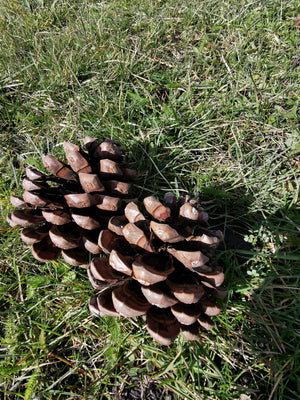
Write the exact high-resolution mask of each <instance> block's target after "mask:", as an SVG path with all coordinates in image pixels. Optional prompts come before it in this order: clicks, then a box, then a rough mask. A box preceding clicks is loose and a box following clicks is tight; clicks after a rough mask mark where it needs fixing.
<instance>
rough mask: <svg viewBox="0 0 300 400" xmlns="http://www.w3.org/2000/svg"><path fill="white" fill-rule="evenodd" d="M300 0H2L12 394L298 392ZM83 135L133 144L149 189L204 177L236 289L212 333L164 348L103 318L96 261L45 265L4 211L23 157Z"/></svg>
mask: <svg viewBox="0 0 300 400" xmlns="http://www.w3.org/2000/svg"><path fill="white" fill-rule="evenodd" d="M299 12H300V10H299V5H298V2H296V1H294V0H290V1H286V2H281V1H277V0H275V1H274V0H273V1H269V0H266V1H257V0H254V1H252V2H245V1H230V2H229V1H222V2H217V1H215V0H210V1H207V0H202V1H194V0H186V1H183V0H179V1H176V2H175V1H173V0H169V1H157V2H153V1H150V0H145V1H144V2H143V4H140V2H137V1H130V2H129V1H127V0H112V1H109V2H105V1H101V2H96V1H92V0H91V1H87V0H85V1H81V2H78V1H74V0H69V1H66V0H58V1H49V0H36V1H25V0H22V1H17V0H11V1H10V2H6V1H4V0H0V33H1V34H0V52H1V54H0V70H1V75H0V116H1V117H0V118H1V119H0V124H1V132H0V140H1V146H0V159H1V165H0V172H1V173H0V185H1V190H0V196H1V198H0V204H1V215H2V217H3V218H2V221H1V222H0V223H1V228H0V229H1V237H0V241H1V264H0V273H1V286H0V292H1V296H0V304H1V308H0V310H1V311H0V318H1V324H2V325H1V326H2V328H1V353H0V357H1V358H0V376H1V377H2V379H1V381H2V383H1V384H0V391H1V392H2V398H3V399H8V400H11V399H25V400H29V399H39V398H41V399H93V398H97V399H110V398H120V399H121V398H124V397H122V396H121V395H122V393H125V392H126V391H127V393H128V392H129V391H130V388H131V386H132V387H133V389H134V387H138V388H139V387H140V386H142V387H143V390H144V393H145V395H144V398H146V397H145V396H146V395H147V393H148V392H147V390H149V387H151V385H154V386H155V387H156V389H155V390H161V392H160V393H161V396H162V397H164V398H166V399H171V398H176V399H188V400H199V399H217V400H223V399H224V400H227V399H228V398H232V399H235V400H238V399H239V400H249V399H251V400H253V399H261V400H264V399H269V400H271V399H276V400H282V399H287V400H288V399H297V398H298V396H299V391H300V382H299V372H300V371H299V366H300V361H299V352H300V349H299V329H300V326H299V320H300V318H299V279H300V275H299V265H300V256H299V229H300V220H299V182H300V181H299V178H300V173H299V166H300V159H299V152H300V147H299V52H298V48H299V30H298V31H297V29H296V26H295V23H294V21H295V18H296V16H297V14H298V13H299ZM86 135H91V136H96V137H98V138H104V137H112V138H116V139H118V140H119V141H120V142H121V143H122V144H123V145H124V146H125V147H126V148H127V149H128V160H129V162H130V163H131V164H132V166H133V167H135V168H136V169H138V170H139V172H140V177H139V181H138V182H137V184H136V187H135V192H136V193H137V194H139V196H140V197H142V196H144V195H148V194H149V193H155V194H157V195H159V196H161V195H163V193H164V192H166V191H170V190H172V191H173V192H174V193H177V194H185V193H191V194H192V195H193V196H194V197H196V198H198V199H201V200H202V201H203V204H204V205H205V208H206V209H207V210H208V212H209V214H210V216H211V219H210V225H211V226H218V225H219V224H220V223H222V224H223V230H224V232H225V237H227V238H228V239H227V241H226V242H225V243H226V245H225V246H224V248H221V249H220V250H219V251H218V259H219V262H220V264H221V265H222V266H223V268H224V269H225V272H226V281H225V283H226V285H227V287H228V289H229V296H228V299H226V300H225V301H224V305H223V308H224V310H223V312H222V313H221V314H220V315H219V316H218V317H215V322H216V325H215V328H214V330H213V331H212V332H211V333H209V334H204V335H203V337H202V339H201V341H200V342H197V343H185V342H184V341H183V340H182V339H181V338H179V339H178V340H177V341H175V342H174V344H173V345H172V346H170V347H169V348H168V349H165V348H163V347H162V346H160V345H157V344H155V343H154V342H153V341H152V340H151V339H150V338H149V336H148V334H147V333H146V332H145V329H144V328H143V327H142V324H141V323H140V322H139V321H135V320H134V321H127V320H123V319H120V320H115V319H112V318H103V319H101V320H100V319H96V318H93V317H91V316H90V315H89V312H88V310H87V300H88V298H89V297H90V296H91V295H92V294H93V290H92V289H91V287H90V285H89V283H88V279H87V277H86V274H85V272H84V271H81V270H78V269H76V268H71V267H70V266H68V265H66V264H65V263H63V262H62V261H59V262H56V263H54V264H45V265H42V264H39V263H38V262H37V261H35V260H34V259H33V258H32V256H31V254H30V251H29V250H28V249H26V248H25V247H24V246H23V244H22V243H20V240H19V229H16V228H14V229H11V228H9V227H8V225H7V224H6V222H5V217H6V215H7V213H8V212H9V210H10V209H11V205H10V203H9V196H10V194H11V193H16V194H19V193H21V183H20V182H21V179H22V174H23V172H24V167H25V165H26V164H27V163H29V164H31V165H35V166H37V167H41V161H40V156H41V154H43V153H44V152H45V151H50V152H51V153H52V154H60V155H61V147H60V146H59V144H60V143H61V142H62V141H63V140H65V139H71V140H72V141H74V142H77V143H79V141H80V140H81V139H82V138H83V137H84V136H86ZM230 238H231V239H232V240H231V242H230V240H229V239H230ZM237 238H238V239H237ZM245 241H246V243H248V246H246V245H245ZM158 387H159V388H160V389H158ZM133 389H132V390H133ZM118 396H119V397H118ZM168 396H169V397H168ZM128 398H130V396H128ZM141 398H142V397H141Z"/></svg>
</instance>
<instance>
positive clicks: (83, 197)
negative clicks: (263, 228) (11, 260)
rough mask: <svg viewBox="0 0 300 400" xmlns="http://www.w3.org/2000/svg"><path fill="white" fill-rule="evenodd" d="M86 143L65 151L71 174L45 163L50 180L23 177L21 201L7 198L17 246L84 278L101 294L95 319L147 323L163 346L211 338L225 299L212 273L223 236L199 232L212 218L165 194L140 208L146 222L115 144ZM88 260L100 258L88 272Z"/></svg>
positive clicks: (50, 160)
mask: <svg viewBox="0 0 300 400" xmlns="http://www.w3.org/2000/svg"><path fill="white" fill-rule="evenodd" d="M84 142H85V146H86V148H87V152H85V151H84V150H83V149H81V148H80V147H79V146H76V145H74V144H72V143H70V142H69V141H67V142H64V144H63V147H64V151H65V154H66V158H67V161H68V164H69V165H67V164H65V163H62V162H60V161H58V160H56V159H55V158H54V157H53V156H51V155H45V156H43V159H42V161H43V164H44V166H45V168H46V169H47V170H48V171H49V172H50V175H49V174H48V175H47V174H44V173H42V172H40V171H37V170H35V169H32V168H26V177H25V178H24V179H23V182H22V185H23V189H24V192H23V198H19V197H16V196H11V203H12V204H13V205H14V206H15V207H16V208H18V209H17V210H15V211H13V212H12V213H11V214H10V215H9V216H8V217H7V221H8V223H9V224H10V225H11V226H19V225H20V226H23V227H24V229H23V230H22V231H21V238H22V240H23V241H24V242H25V243H27V244H29V245H30V246H31V247H32V253H33V256H34V257H35V258H36V259H37V260H39V261H41V262H46V261H53V260H56V259H57V258H58V257H59V255H60V254H62V256H63V258H64V260H65V261H66V262H67V263H69V264H71V265H75V266H76V265H80V266H82V267H85V268H87V271H88V276H89V279H90V281H91V283H92V285H93V287H94V288H95V289H97V290H99V291H100V294H98V295H96V296H93V297H92V298H91V299H90V301H89V308H90V311H91V312H92V313H94V314H97V315H100V316H106V315H110V316H120V315H121V316H124V317H128V318H131V317H137V316H142V315H146V321H147V329H148V331H149V333H150V335H151V336H152V337H153V338H154V339H155V340H156V341H157V342H159V343H162V344H164V345H169V344H170V343H171V342H172V341H173V340H174V339H175V338H176V337H177V336H178V334H179V332H180V331H181V332H182V334H183V336H184V337H185V338H186V339H187V340H196V339H198V338H199V328H203V329H212V327H213V323H212V321H211V319H210V317H211V316H214V315H217V314H218V313H219V312H220V308H219V307H218V306H217V305H215V302H214V299H215V298H224V297H225V296H226V295H227V292H226V290H225V289H224V288H222V287H221V285H222V283H223V280H224V274H223V272H222V269H221V268H220V267H218V266H216V265H215V264H214V248H215V247H216V246H217V245H218V244H219V242H220V241H221V240H222V234H221V232H220V231H209V230H207V229H206V228H205V224H206V222H207V219H208V215H207V214H206V213H205V212H204V210H203V209H202V208H201V207H200V206H199V205H198V204H197V202H196V201H194V200H190V199H189V198H186V199H179V200H177V199H176V197H175V196H174V195H173V194H171V193H168V194H166V196H165V199H164V204H162V203H161V202H159V201H158V200H157V199H156V198H154V197H153V196H150V197H147V198H145V199H144V207H145V209H146V211H147V214H146V212H144V213H142V212H141V211H140V209H139V207H138V206H137V204H136V202H135V201H132V200H131V199H130V198H129V188H130V185H129V184H128V183H127V182H128V181H131V180H132V179H134V177H135V172H134V171H133V170H131V169H129V168H127V166H126V165H125V164H124V163H123V155H124V150H123V148H122V147H121V146H120V145H119V144H118V143H117V142H113V141H111V140H105V141H104V142H103V143H101V144H98V142H97V141H96V140H95V139H93V138H90V137H87V138H86V139H85V141H84ZM144 214H145V215H146V216H144ZM90 253H91V254H93V255H98V254H100V253H102V255H101V256H100V257H94V259H93V260H92V262H91V263H90V264H89V258H90Z"/></svg>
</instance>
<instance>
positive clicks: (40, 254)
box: [7, 137, 136, 268]
mask: <svg viewBox="0 0 300 400" xmlns="http://www.w3.org/2000/svg"><path fill="white" fill-rule="evenodd" d="M84 144H85V146H86V149H87V152H85V151H83V149H81V148H80V147H79V146H77V145H75V144H72V143H71V142H69V141H66V142H64V143H63V148H64V151H65V154H66V159H67V161H68V164H69V165H66V164H65V163H62V162H60V161H58V160H57V159H55V158H54V157H53V156H52V155H44V156H43V158H42V161H43V164H44V166H45V168H46V169H47V170H48V171H49V172H50V175H47V174H44V173H42V172H40V171H38V170H36V169H32V168H29V167H27V168H26V177H25V178H24V179H23V181H22V186H23V189H24V192H23V198H19V197H16V196H11V203H12V204H13V205H14V206H15V207H17V208H18V209H17V210H15V211H13V212H12V213H11V214H10V215H8V216H7V222H8V223H9V224H10V225H11V226H23V227H25V228H24V229H23V230H22V231H21V238H22V240H23V241H24V242H25V243H27V244H29V245H30V246H31V247H32V254H33V256H34V257H35V258H36V259H37V260H39V261H42V262H46V261H53V260H56V259H57V258H58V256H59V255H60V254H62V256H63V258H64V260H65V261H66V262H67V263H69V264H71V265H80V266H83V267H86V268H87V267H88V265H89V253H92V254H98V253H100V252H101V249H100V247H99V246H98V243H97V242H98V236H99V234H100V232H101V230H103V229H105V228H107V225H108V221H109V218H110V217H111V215H118V214H120V213H123V210H124V207H125V206H126V204H127V202H128V201H130V200H128V197H129V189H130V184H129V183H127V182H128V181H131V180H133V179H134V177H135V175H136V174H135V172H134V171H133V170H131V169H129V168H127V166H126V164H124V163H123V162H122V160H123V155H124V149H123V148H122V147H121V146H120V145H119V143H117V142H114V141H112V140H109V139H106V140H105V141H104V142H103V143H101V144H99V143H98V142H97V141H96V139H93V138H90V137H87V138H85V140H84ZM126 199H127V200H126Z"/></svg>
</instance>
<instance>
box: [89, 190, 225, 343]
mask: <svg viewBox="0 0 300 400" xmlns="http://www.w3.org/2000/svg"><path fill="white" fill-rule="evenodd" d="M164 203H165V204H162V203H160V202H159V201H158V200H157V199H156V198H155V197H153V196H150V197H147V198H145V199H144V206H145V209H146V211H147V218H146V217H145V216H144V215H143V213H142V212H141V211H140V210H139V208H138V206H137V205H136V204H135V203H133V202H131V203H128V205H127V206H126V208H125V211H124V216H121V217H119V216H118V217H111V219H110V221H109V224H108V229H106V230H103V231H101V233H100V235H99V239H98V245H99V246H100V248H101V249H102V251H103V253H105V254H106V255H107V256H101V257H95V258H94V259H93V260H92V262H91V265H90V266H89V268H88V276H89V279H90V281H91V283H92V285H93V287H94V288H95V289H98V290H100V291H101V292H100V294H98V295H96V296H93V297H92V298H91V299H90V302H89V307H90V311H91V312H92V313H93V314H96V315H100V316H119V315H121V316H124V317H127V318H130V317H137V316H142V315H146V321H147V330H148V332H149V333H150V335H151V336H152V337H153V338H154V339H155V340H156V341H157V342H159V343H161V344H164V345H169V344H170V343H171V342H172V341H173V340H174V339H175V338H176V337H177V336H178V334H179V332H180V331H181V332H182V334H183V336H184V337H185V338H186V339H187V340H197V339H198V338H199V328H200V329H201V328H203V329H206V330H209V329H212V328H213V323H212V320H211V318H210V317H211V316H215V315H217V314H219V312H220V311H221V309H220V307H218V306H217V305H216V304H215V301H214V299H216V298H221V299H222V298H224V297H225V296H226V295H227V291H226V289H224V288H223V287H221V285H222V283H223V281H224V274H223V271H222V269H221V268H220V267H218V266H216V265H215V264H214V248H215V247H216V246H217V245H218V244H219V242H220V241H221V240H222V234H221V232H220V231H209V230H207V229H206V228H205V227H204V225H205V223H206V221H207V218H208V216H207V214H206V213H205V212H204V211H203V209H202V208H201V207H200V206H199V205H198V204H197V202H195V201H194V200H189V198H187V199H185V200H182V199H180V200H178V201H177V200H176V197H175V196H174V195H173V194H171V193H168V194H166V196H165V199H164Z"/></svg>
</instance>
